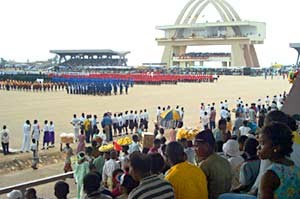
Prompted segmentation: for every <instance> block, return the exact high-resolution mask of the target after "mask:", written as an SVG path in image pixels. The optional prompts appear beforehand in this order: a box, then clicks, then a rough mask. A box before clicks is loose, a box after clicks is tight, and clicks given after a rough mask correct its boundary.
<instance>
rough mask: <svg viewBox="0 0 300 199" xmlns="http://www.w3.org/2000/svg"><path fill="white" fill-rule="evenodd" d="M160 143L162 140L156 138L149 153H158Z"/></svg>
mask: <svg viewBox="0 0 300 199" xmlns="http://www.w3.org/2000/svg"><path fill="white" fill-rule="evenodd" d="M160 145H161V141H160V140H159V139H155V140H154V141H153V147H151V148H150V150H149V152H148V153H158V152H159V151H158V150H159V148H160Z"/></svg>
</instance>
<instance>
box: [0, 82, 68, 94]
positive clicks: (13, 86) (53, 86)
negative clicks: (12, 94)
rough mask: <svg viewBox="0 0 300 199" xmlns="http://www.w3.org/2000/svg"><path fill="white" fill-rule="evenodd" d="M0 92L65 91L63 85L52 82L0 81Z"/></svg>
mask: <svg viewBox="0 0 300 199" xmlns="http://www.w3.org/2000/svg"><path fill="white" fill-rule="evenodd" d="M0 89H1V90H7V91H9V90H18V91H44V92H46V91H60V90H64V89H65V84H64V83H53V82H45V83H41V82H30V81H19V80H5V81H0Z"/></svg>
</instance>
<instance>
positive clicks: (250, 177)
mask: <svg viewBox="0 0 300 199" xmlns="http://www.w3.org/2000/svg"><path fill="white" fill-rule="evenodd" d="M257 146H258V141H257V140H256V139H253V138H249V139H247V140H246V142H245V146H244V152H245V155H246V157H247V158H246V160H245V162H244V163H243V164H242V166H241V168H240V177H239V183H240V184H239V186H237V187H236V188H234V189H233V192H237V193H238V192H248V191H249V190H250V188H251V187H252V185H253V184H254V182H255V180H256V177H257V176H258V173H259V167H260V160H259V158H258V156H257Z"/></svg>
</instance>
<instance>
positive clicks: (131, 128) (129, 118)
mask: <svg viewBox="0 0 300 199" xmlns="http://www.w3.org/2000/svg"><path fill="white" fill-rule="evenodd" d="M128 120H129V129H130V134H133V129H134V114H133V110H131V111H130V113H129V115H128Z"/></svg>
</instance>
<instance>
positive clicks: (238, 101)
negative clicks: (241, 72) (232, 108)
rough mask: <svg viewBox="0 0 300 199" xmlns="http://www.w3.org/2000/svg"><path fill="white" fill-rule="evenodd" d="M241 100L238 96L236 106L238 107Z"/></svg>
mask: <svg viewBox="0 0 300 199" xmlns="http://www.w3.org/2000/svg"><path fill="white" fill-rule="evenodd" d="M241 101H242V100H241V98H240V97H239V98H238V99H237V100H236V107H238V105H239V104H241Z"/></svg>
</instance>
